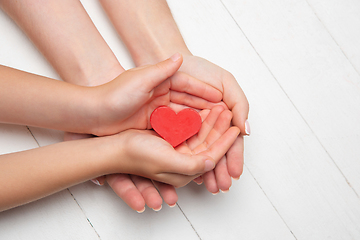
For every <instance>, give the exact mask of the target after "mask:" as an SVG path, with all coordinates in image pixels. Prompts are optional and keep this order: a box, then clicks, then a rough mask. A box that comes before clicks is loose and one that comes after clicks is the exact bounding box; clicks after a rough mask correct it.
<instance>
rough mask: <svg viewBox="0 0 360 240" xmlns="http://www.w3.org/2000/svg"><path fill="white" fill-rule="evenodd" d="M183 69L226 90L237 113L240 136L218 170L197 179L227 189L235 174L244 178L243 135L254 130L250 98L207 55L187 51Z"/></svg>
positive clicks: (215, 189) (211, 187)
mask: <svg viewBox="0 0 360 240" xmlns="http://www.w3.org/2000/svg"><path fill="white" fill-rule="evenodd" d="M180 71H182V72H184V73H187V74H189V75H191V76H193V77H195V78H197V79H199V80H202V81H204V82H205V83H207V84H209V85H211V86H213V87H215V88H216V89H218V90H219V91H220V92H221V93H222V98H223V99H222V100H223V101H224V103H225V104H226V105H227V107H228V108H229V109H230V110H231V112H232V114H233V119H232V124H233V125H235V126H237V127H238V128H239V129H240V133H241V134H240V136H239V137H238V138H237V140H236V141H235V143H234V144H233V146H232V147H231V148H230V149H229V151H228V152H227V153H226V155H225V156H224V157H223V158H222V160H221V161H220V162H219V164H218V165H217V166H216V168H215V170H214V171H211V172H209V173H206V174H205V175H204V176H203V178H198V179H196V182H197V183H201V182H202V181H203V180H204V182H205V185H206V187H207V189H208V190H209V191H210V192H212V193H217V192H219V189H220V190H222V191H227V190H229V188H230V186H231V178H234V179H238V178H240V175H241V174H242V171H243V164H244V156H243V154H244V141H243V136H244V135H249V134H250V126H249V123H248V122H247V118H248V112H249V104H248V101H247V99H246V96H245V94H244V92H243V91H242V89H241V88H240V86H239V84H238V83H237V81H236V79H235V78H234V76H233V75H232V74H231V73H229V72H228V71H226V70H224V69H223V68H221V67H219V66H217V65H215V64H213V63H211V62H209V61H207V60H205V59H203V58H200V57H197V56H193V55H191V54H186V55H184V61H183V64H182V66H181V68H180Z"/></svg>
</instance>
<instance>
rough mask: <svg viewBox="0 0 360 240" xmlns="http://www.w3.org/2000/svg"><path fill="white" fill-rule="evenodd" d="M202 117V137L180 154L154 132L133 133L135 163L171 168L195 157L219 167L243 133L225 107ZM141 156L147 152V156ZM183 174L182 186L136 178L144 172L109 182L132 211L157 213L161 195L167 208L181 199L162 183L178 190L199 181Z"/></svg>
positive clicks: (114, 177) (111, 178) (172, 178)
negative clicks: (202, 157) (138, 161)
mask: <svg viewBox="0 0 360 240" xmlns="http://www.w3.org/2000/svg"><path fill="white" fill-rule="evenodd" d="M200 115H201V117H202V119H203V123H202V126H201V129H200V131H199V133H198V134H196V135H195V136H193V137H192V138H190V139H188V140H187V141H186V142H184V143H182V144H181V145H180V146H178V147H177V148H176V149H175V150H176V151H174V149H173V148H172V147H171V145H170V144H168V143H167V142H165V141H164V140H163V139H161V138H159V137H158V136H157V135H156V134H155V133H154V132H152V131H146V132H144V131H141V132H139V131H135V132H132V135H131V136H132V137H131V139H132V140H133V141H128V140H127V141H126V142H127V143H129V144H130V146H125V147H126V149H129V151H132V149H133V148H136V149H137V150H136V151H135V149H134V153H136V154H135V155H136V156H133V155H132V156H131V159H142V160H141V161H144V159H146V161H149V159H153V160H152V161H155V160H156V161H159V159H162V160H163V162H161V164H162V165H163V166H168V165H169V164H180V162H178V163H177V162H176V160H174V159H176V156H177V155H178V154H185V156H187V157H190V158H191V157H195V156H197V157H198V156H208V158H209V159H214V163H217V162H218V161H219V160H220V159H221V158H222V156H223V155H224V154H225V153H226V151H227V150H228V148H229V147H230V146H231V145H232V144H233V142H234V141H235V140H236V137H237V134H238V133H239V129H238V128H237V127H232V128H229V126H230V122H231V116H232V114H231V112H230V111H229V110H224V108H223V107H222V106H216V107H214V108H213V109H212V110H211V111H210V110H204V111H202V112H201V113H200ZM139 133H141V134H139ZM121 134H122V133H121ZM124 134H129V131H125V132H124ZM134 137H135V138H134ZM150 138H151V139H150ZM139 145H141V146H143V145H144V146H145V147H144V148H142V151H139V149H138V147H137V146H139ZM155 145H156V146H155ZM131 146H132V147H131ZM155 148H156V149H157V151H156V152H154V151H153V149H155ZM147 150H149V151H150V150H151V152H152V153H153V154H149V153H148V152H147ZM140 152H144V153H143V154H144V155H143V154H141V153H140ZM145 153H146V156H145ZM175 153H176V154H175ZM186 159H187V158H184V159H182V160H181V161H183V162H184V163H185V162H186V161H187V160H186ZM191 161H194V160H191ZM133 163H134V161H133ZM150 163H151V160H150ZM135 164H136V161H135ZM141 165H142V166H143V167H146V164H144V163H141ZM154 167H156V164H154V163H151V167H150V168H154ZM173 167H174V171H180V170H181V167H179V166H173ZM191 168H193V167H190V168H189V169H191ZM167 171H169V170H167ZM191 171H193V170H191ZM196 173H199V172H196ZM183 174H184V173H183ZM183 174H182V175H181V178H184V179H183V180H185V182H181V183H180V184H179V183H176V182H174V181H177V180H176V179H177V178H178V176H177V175H172V176H169V177H170V180H168V179H157V178H156V176H154V175H153V176H148V177H151V179H157V180H159V181H161V182H159V181H153V183H152V182H151V181H150V180H149V179H146V178H143V177H138V176H135V175H141V176H144V175H145V174H144V173H143V172H136V173H135V175H131V177H129V176H128V175H124V174H121V175H120V174H116V175H109V176H107V182H108V183H109V185H110V186H111V187H112V188H113V190H114V191H115V192H116V193H117V195H119V196H120V197H121V198H122V199H123V200H124V201H125V202H126V203H127V204H128V205H129V206H130V207H131V208H132V209H134V210H136V211H138V212H142V211H143V210H144V206H145V204H146V205H147V206H148V207H150V208H153V209H155V210H159V209H161V204H162V199H161V197H160V195H161V196H162V197H163V198H164V201H165V202H166V203H167V204H169V205H170V206H173V205H175V203H176V201H177V195H176V192H175V189H174V187H173V186H172V185H169V184H165V183H162V182H164V181H165V182H166V183H170V184H173V185H175V186H182V185H184V183H187V181H189V180H191V179H193V178H194V177H196V175H195V174H193V175H191V176H184V175H183ZM183 180H181V181H183ZM169 181H170V182H169ZM154 185H155V186H156V187H157V189H158V191H159V192H158V191H157V189H156V188H155V187H154ZM159 193H160V194H159Z"/></svg>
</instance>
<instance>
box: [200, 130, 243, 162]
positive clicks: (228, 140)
mask: <svg viewBox="0 0 360 240" xmlns="http://www.w3.org/2000/svg"><path fill="white" fill-rule="evenodd" d="M239 133H240V130H239V128H237V127H231V128H229V129H228V130H227V131H226V132H225V133H224V134H223V135H222V136H221V137H220V138H219V139H218V140H216V141H215V142H214V143H213V144H212V145H211V146H210V147H209V148H208V149H207V150H206V151H202V152H201V155H207V156H209V157H211V158H212V159H214V160H215V164H217V163H218V162H219V161H220V159H221V158H222V157H223V156H224V155H225V153H226V152H227V151H228V150H229V148H230V147H231V146H232V145H233V143H234V142H235V140H236V138H237V136H238V135H239ZM193 152H194V153H195V154H197V153H198V154H200V152H197V149H194V151H193Z"/></svg>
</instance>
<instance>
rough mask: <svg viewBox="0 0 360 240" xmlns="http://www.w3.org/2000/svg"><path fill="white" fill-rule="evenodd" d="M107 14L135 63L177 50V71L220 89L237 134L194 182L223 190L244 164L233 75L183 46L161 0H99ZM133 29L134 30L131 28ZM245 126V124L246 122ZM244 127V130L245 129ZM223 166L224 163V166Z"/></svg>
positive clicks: (242, 115) (240, 100)
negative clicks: (218, 159)
mask: <svg viewBox="0 0 360 240" xmlns="http://www.w3.org/2000/svg"><path fill="white" fill-rule="evenodd" d="M100 2H101V4H102V6H103V8H104V9H105V11H106V13H107V15H108V16H109V18H110V20H111V21H112V23H113V25H114V26H115V28H116V30H117V32H118V33H119V35H120V36H121V38H122V40H123V42H124V43H125V45H126V46H127V48H128V49H129V52H130V54H131V56H132V58H133V60H134V62H135V64H136V66H143V65H146V64H152V63H155V62H158V61H161V60H163V59H166V58H167V57H169V56H171V54H172V53H173V52H180V53H182V55H183V56H184V62H183V64H182V66H181V68H180V71H182V72H184V73H187V74H189V75H191V76H192V77H195V78H197V79H199V80H201V81H203V82H206V83H208V84H210V85H211V86H213V87H214V88H216V89H218V90H219V91H220V92H221V93H222V100H223V102H224V103H225V104H226V105H227V107H228V108H229V109H230V110H231V112H232V113H233V120H232V124H233V125H235V126H237V127H238V128H240V130H241V135H240V136H239V137H238V139H237V141H236V142H235V143H234V145H233V146H232V147H231V148H230V149H229V151H228V152H227V154H226V155H225V156H224V159H223V161H222V163H221V165H219V167H217V168H216V170H215V171H214V172H213V173H208V174H207V175H205V176H203V178H199V179H197V182H198V183H200V182H202V181H204V182H205V185H206V187H207V189H208V190H209V191H210V192H212V193H217V192H219V190H222V191H227V190H229V188H230V186H231V178H233V179H239V178H240V175H241V174H242V171H243V164H244V156H243V151H244V139H243V136H244V135H248V134H249V131H250V129H249V127H248V128H247V129H245V126H246V125H248V124H245V122H246V120H247V118H248V112H249V104H248V101H247V99H246V97H245V94H244V93H243V91H242V89H241V88H240V86H239V84H238V83H237V81H236V79H235V78H234V76H232V75H231V73H229V72H228V71H226V70H224V69H223V68H221V67H219V66H217V65H215V64H213V63H211V62H209V61H207V60H205V59H203V58H200V57H197V56H193V55H192V53H191V52H190V51H189V49H188V48H187V46H186V44H185V42H184V40H183V38H182V36H181V34H180V31H179V29H178V27H177V25H176V23H175V21H174V19H173V17H172V15H171V12H170V9H169V7H168V5H167V3H166V1H165V0H159V1H147V0H133V1H127V0H118V1H112V0H100ZM133 29H136V31H133ZM248 126H249V125H248ZM246 130H247V131H246ZM225 166H226V167H225Z"/></svg>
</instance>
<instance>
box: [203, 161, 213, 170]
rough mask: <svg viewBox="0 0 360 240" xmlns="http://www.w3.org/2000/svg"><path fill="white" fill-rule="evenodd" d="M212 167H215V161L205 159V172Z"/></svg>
mask: <svg viewBox="0 0 360 240" xmlns="http://www.w3.org/2000/svg"><path fill="white" fill-rule="evenodd" d="M214 167H215V163H214V162H213V161H210V160H206V161H205V172H208V171H210V170H213V169H214Z"/></svg>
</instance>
